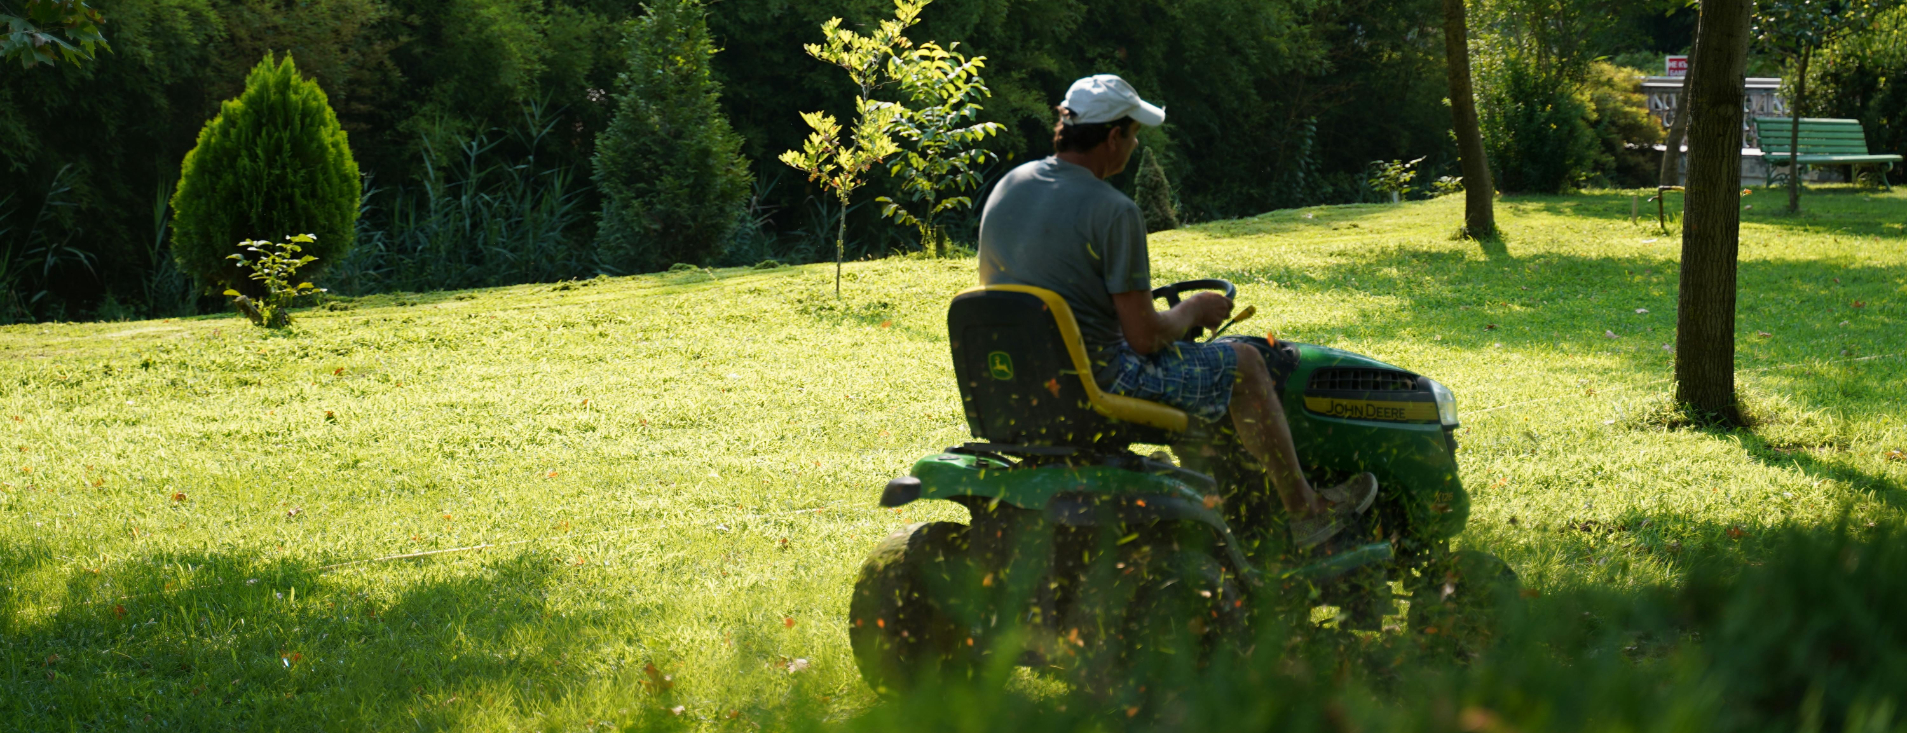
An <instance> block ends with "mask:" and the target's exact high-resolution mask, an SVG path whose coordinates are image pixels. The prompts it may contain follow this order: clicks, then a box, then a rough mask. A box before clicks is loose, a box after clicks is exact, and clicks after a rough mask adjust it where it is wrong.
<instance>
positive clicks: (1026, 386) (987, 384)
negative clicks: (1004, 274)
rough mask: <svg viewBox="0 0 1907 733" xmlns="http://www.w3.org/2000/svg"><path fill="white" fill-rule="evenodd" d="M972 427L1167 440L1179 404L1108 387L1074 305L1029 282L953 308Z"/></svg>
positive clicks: (1010, 435) (1072, 437)
mask: <svg viewBox="0 0 1907 733" xmlns="http://www.w3.org/2000/svg"><path fill="white" fill-rule="evenodd" d="M947 336H948V341H949V343H950V345H951V347H952V349H953V362H954V375H955V377H956V378H957V379H958V380H959V382H960V401H961V404H962V406H963V407H964V408H965V411H966V414H967V426H968V427H969V428H970V429H971V430H972V431H973V435H974V437H976V438H980V439H982V440H985V441H988V442H992V443H1008V444H1017V445H1040V446H1072V447H1094V446H1097V447H1107V446H1118V447H1123V446H1125V445H1128V444H1131V443H1137V442H1144V443H1170V442H1172V438H1173V436H1174V435H1176V434H1177V433H1180V432H1183V431H1184V430H1185V429H1186V427H1187V419H1186V416H1185V413H1184V412H1183V411H1180V410H1177V409H1174V408H1171V407H1167V406H1165V405H1160V404H1157V403H1154V402H1147V401H1144V400H1138V399H1133V398H1130V397H1124V396H1120V395H1113V394H1107V393H1105V392H1103V391H1101V390H1100V389H1099V385H1098V383H1097V382H1095V381H1094V380H1093V375H1092V371H1093V370H1092V365H1091V362H1090V361H1089V360H1088V358H1087V356H1086V347H1085V344H1084V342H1082V341H1081V340H1080V336H1079V325H1078V323H1077V322H1076V321H1074V320H1073V312H1072V309H1071V308H1070V307H1068V306H1067V304H1066V301H1065V300H1064V299H1062V298H1060V297H1059V295H1058V294H1056V293H1054V292H1052V291H1050V290H1046V289H1043V288H1036V287H1031V286H1025V285H995V286H989V287H981V288H973V289H971V290H967V291H965V292H962V293H960V294H959V295H957V296H954V300H953V304H952V305H950V306H949V307H948V308H947Z"/></svg>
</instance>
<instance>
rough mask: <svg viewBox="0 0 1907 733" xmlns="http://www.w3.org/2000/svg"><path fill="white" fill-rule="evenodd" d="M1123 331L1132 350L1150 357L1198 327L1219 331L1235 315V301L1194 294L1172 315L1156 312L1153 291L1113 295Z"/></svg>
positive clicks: (1202, 293) (1171, 312) (1210, 295)
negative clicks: (1233, 306)
mask: <svg viewBox="0 0 1907 733" xmlns="http://www.w3.org/2000/svg"><path fill="white" fill-rule="evenodd" d="M1112 305H1113V308H1115V309H1117V310H1118V311H1119V330H1120V331H1121V332H1123V333H1124V334H1125V337H1126V343H1128V344H1131V345H1132V350H1133V351H1137V352H1139V353H1141V354H1150V353H1152V352H1154V351H1158V350H1159V349H1163V348H1165V347H1167V346H1170V345H1172V342H1174V341H1177V340H1179V339H1181V338H1184V337H1185V334H1186V333H1188V332H1190V331H1191V330H1192V329H1193V328H1194V327H1197V328H1218V327H1219V325H1220V324H1222V323H1224V322H1225V318H1226V317H1228V316H1230V315H1231V313H1232V301H1231V300H1230V299H1228V298H1226V297H1225V296H1223V295H1219V294H1218V293H1214V292H1209V291H1207V292H1201V293H1193V294H1192V295H1190V296H1188V297H1187V298H1186V299H1185V300H1181V301H1179V304H1178V305H1176V306H1173V307H1172V309H1171V310H1168V311H1164V312H1161V311H1156V310H1153V309H1152V291H1150V290H1134V291H1132V292H1130V293H1113V295H1112Z"/></svg>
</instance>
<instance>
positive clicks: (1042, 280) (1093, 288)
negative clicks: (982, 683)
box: [849, 74, 1515, 690]
mask: <svg viewBox="0 0 1907 733" xmlns="http://www.w3.org/2000/svg"><path fill="white" fill-rule="evenodd" d="M1060 113H1061V120H1060V123H1059V124H1058V125H1057V126H1056V127H1055V130H1054V147H1055V149H1056V154H1055V155H1054V156H1053V157H1050V158H1046V159H1044V160H1039V161H1034V162H1031V163H1027V164H1025V165H1022V166H1020V167H1018V168H1016V169H1014V170H1013V171H1011V172H1009V173H1008V174H1007V175H1006V177H1005V178H1003V179H1002V180H1001V181H1000V183H999V184H998V185H997V186H996V187H995V188H994V191H993V193H992V195H991V196H990V197H989V198H988V199H987V202H986V207H985V209H984V210H983V213H982V218H981V225H980V249H979V260H980V280H981V282H982V283H983V285H982V286H981V287H978V288H974V289H971V290H967V291H965V292H962V293H960V294H959V295H957V296H955V298H954V300H953V303H952V305H951V306H949V309H948V313H947V328H948V337H949V340H950V342H951V346H952V351H953V361H954V374H955V376H956V378H957V379H958V380H959V383H960V396H961V402H962V404H963V406H964V407H965V411H966V416H967V423H968V426H969V427H970V428H971V429H972V432H973V435H974V437H975V438H977V439H979V441H981V442H973V443H967V444H965V445H962V446H958V447H954V448H949V449H947V450H946V451H945V452H943V453H937V454H934V455H931V456H927V457H926V458H922V459H921V460H920V461H918V462H916V463H915V464H914V468H913V470H912V472H911V473H910V475H908V476H905V477H902V478H898V479H895V480H893V481H891V482H889V483H888V485H887V489H886V491H885V492H884V493H883V494H882V496H881V505H882V506H889V507H894V506H900V505H903V504H907V503H909V502H913V501H916V500H919V499H923V498H925V499H943V500H947V501H952V502H955V503H958V504H960V505H962V506H964V507H966V508H967V510H968V511H969V513H970V515H971V520H970V521H969V522H968V523H967V524H958V523H952V522H930V523H924V524H916V525H913V526H910V527H907V528H905V529H903V530H901V531H899V532H896V533H895V534H894V535H892V536H890V537H888V538H887V539H886V540H885V541H883V542H882V543H881V544H880V546H878V547H877V548H875V550H874V552H873V554H872V555H871V556H870V557H869V559H868V561H867V563H866V565H865V566H864V567H863V569H862V571H861V575H860V578H859V580H858V581H857V582H856V584H855V587H854V596H853V600H852V602H851V607H850V611H849V614H850V620H849V622H850V629H849V638H850V640H851V641H852V644H853V647H854V652H855V656H856V659H857V661H858V662H859V665H860V668H861V673H862V676H863V677H864V678H865V679H866V680H867V681H868V683H869V684H870V685H872V686H873V687H875V689H877V690H900V689H905V688H907V687H909V686H911V685H913V684H916V683H919V682H921V681H924V680H926V679H929V678H949V677H961V678H964V677H966V676H968V675H971V674H974V673H975V672H977V671H979V670H981V669H982V668H983V667H985V666H987V664H988V660H1004V662H1005V663H1021V664H1029V665H1035V666H1041V667H1059V668H1064V669H1068V670H1071V671H1072V672H1073V679H1074V680H1075V682H1076V683H1077V684H1081V685H1084V686H1086V687H1088V688H1095V689H1105V688H1110V687H1113V686H1116V685H1118V684H1120V683H1119V680H1121V679H1125V678H1127V677H1128V674H1127V673H1128V672H1130V671H1132V670H1133V668H1134V666H1135V665H1137V664H1138V663H1139V660H1140V659H1142V658H1149V657H1148V656H1147V655H1153V654H1168V655H1169V654H1172V653H1174V652H1175V651H1179V650H1187V651H1191V652H1195V653H1192V654H1189V655H1187V656H1189V657H1194V658H1204V657H1205V656H1208V655H1209V654H1211V653H1214V652H1216V651H1217V650H1220V649H1227V648H1229V649H1239V648H1243V647H1244V646H1245V645H1247V644H1249V642H1250V641H1251V639H1252V635H1251V627H1252V625H1253V623H1252V622H1253V617H1254V614H1256V613H1259V612H1261V611H1262V610H1263V609H1266V608H1272V607H1276V608H1278V609H1280V611H1281V612H1285V613H1291V614H1302V613H1308V612H1309V610H1310V609H1311V608H1312V607H1314V606H1319V605H1331V606H1336V607H1337V608H1338V609H1339V613H1338V615H1337V618H1338V620H1339V624H1340V626H1343V627H1349V628H1365V629H1375V628H1377V627H1378V625H1379V623H1380V621H1381V619H1382V617H1383V616H1385V615H1386V614H1389V613H1393V612H1394V604H1393V599H1394V597H1395V595H1394V593H1393V589H1392V585H1391V584H1392V582H1393V581H1396V582H1398V583H1399V584H1400V585H1401V587H1402V588H1403V589H1404V591H1405V592H1406V593H1407V597H1408V598H1409V599H1410V609H1409V616H1408V620H1409V623H1410V626H1411V629H1412V632H1413V633H1418V634H1424V635H1442V636H1443V638H1455V639H1464V638H1470V639H1476V638H1478V637H1481V636H1485V635H1487V633H1488V630H1489V627H1488V623H1489V618H1488V616H1489V613H1488V611H1489V610H1490V609H1492V608H1494V602H1495V599H1496V595H1497V593H1499V592H1501V591H1502V590H1503V589H1504V588H1513V587H1514V584H1515V575H1514V574H1513V573H1511V571H1510V569H1509V568H1508V567H1507V566H1506V565H1504V564H1503V562H1502V561H1500V560H1498V559H1496V558H1494V557H1490V556H1488V555H1484V554H1481V553H1475V552H1467V551H1455V552H1453V551H1451V550H1450V548H1449V539H1450V538H1451V537H1453V536H1455V535H1456V534H1457V533H1458V532H1459V531H1461V530H1462V529H1463V526H1464V523H1465V521H1466V519H1467V517H1468V514H1469V503H1468V498H1467V496H1466V495H1465V493H1464V490H1463V487H1462V485H1461V484H1460V483H1459V481H1458V477H1457V465H1456V439H1455V436H1454V433H1455V430H1456V428H1457V410H1456V401H1455V398H1454V396H1453V395H1451V393H1450V391H1449V390H1448V389H1445V388H1444V387H1443V385H1441V384H1438V383H1437V382H1435V381H1433V380H1431V379H1429V378H1427V377H1423V376H1419V375H1417V374H1414V373H1412V372H1409V371H1406V370H1403V369H1400V368H1397V367H1393V366H1390V365H1388V364H1384V363H1381V362H1378V361H1375V360H1373V359H1369V358H1366V357H1363V356H1359V355H1356V354H1351V353H1346V352H1343V351H1338V350H1335V349H1329V348H1324V347H1319V346H1312V345H1308V344H1298V343H1290V342H1283V341H1276V342H1274V341H1271V340H1268V339H1263V338H1255V337H1237V336H1225V337H1220V334H1222V333H1223V332H1224V330H1225V329H1226V328H1228V327H1229V326H1230V325H1231V324H1233V323H1236V322H1238V321H1241V320H1244V319H1245V318H1248V317H1249V316H1250V315H1251V313H1252V309H1250V308H1247V309H1246V310H1245V311H1244V312H1242V313H1240V314H1239V315H1238V316H1237V317H1236V318H1231V311H1232V301H1233V298H1234V297H1235V296H1236V290H1235V288H1234V287H1233V286H1232V284H1231V283H1229V282H1226V281H1223V280H1195V281H1190V282H1182V283H1177V284H1173V285H1168V286H1165V287H1161V288H1157V289H1153V288H1152V287H1151V283H1150V266H1149V263H1148V259H1147V250H1146V240H1145V226H1144V222H1143V221H1142V219H1141V218H1140V213H1139V210H1138V207H1137V206H1136V205H1135V204H1133V202H1132V201H1131V199H1129V198H1127V197H1126V196H1125V195H1124V194H1121V193H1120V192H1119V191H1118V190H1117V189H1115V188H1113V187H1112V186H1111V185H1109V184H1107V183H1106V182H1105V179H1106V178H1108V177H1110V176H1112V175H1114V174H1117V173H1118V172H1120V171H1121V170H1123V169H1124V168H1125V165H1126V162H1127V160H1128V158H1129V157H1130V156H1131V154H1132V151H1133V149H1134V148H1135V147H1137V142H1136V140H1135V139H1134V136H1135V134H1136V132H1137V129H1138V126H1139V125H1141V124H1144V125H1157V124H1159V123H1161V122H1163V121H1164V119H1165V111H1164V110H1163V109H1161V108H1158V107H1155V106H1153V105H1151V104H1148V103H1146V102H1145V101H1143V100H1141V99H1140V98H1139V96H1138V94H1137V93H1136V92H1134V91H1133V89H1132V87H1131V86H1130V85H1128V84H1127V83H1126V82H1125V81H1124V80H1122V79H1120V78H1119V77H1116V76H1111V75H1103V74H1102V75H1099V76H1093V77H1089V78H1086V79H1081V80H1079V81H1078V82H1076V83H1074V84H1073V86H1072V88H1071V89H1070V90H1069V91H1068V92H1067V95H1066V100H1065V102H1064V103H1063V105H1062V106H1061V107H1060ZM1213 291H1218V292H1213ZM1221 293H1222V294H1221ZM1160 298H1163V299H1164V300H1165V301H1166V304H1167V306H1168V310H1165V311H1163V312H1160V311H1156V310H1154V308H1153V302H1154V300H1155V299H1160ZM1228 318H1229V320H1228ZM1206 331H1210V332H1211V333H1212V336H1211V337H1210V338H1207V339H1206V340H1204V341H1197V340H1195V339H1196V338H1197V337H1199V336H1202V335H1203V334H1204V333H1205V332H1206ZM1135 443H1142V444H1152V445H1165V446H1171V448H1172V452H1173V453H1174V454H1176V455H1177V456H1178V459H1179V461H1178V462H1179V465H1175V464H1174V463H1173V462H1172V461H1170V460H1169V459H1167V458H1166V456H1165V454H1164V453H1163V452H1160V453H1154V454H1153V455H1152V457H1145V456H1141V455H1139V454H1137V453H1135V452H1133V451H1132V450H1131V446H1132V445H1133V444H1135ZM1306 476H1309V477H1311V479H1312V480H1313V481H1317V482H1318V483H1320V484H1322V485H1327V486H1330V488H1326V489H1323V490H1314V489H1313V484H1312V482H1311V481H1307V479H1306ZM1306 618H1308V617H1306ZM1183 658H1185V657H1181V659H1183Z"/></svg>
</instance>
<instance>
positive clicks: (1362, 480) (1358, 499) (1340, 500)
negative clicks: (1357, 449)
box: [1318, 472, 1377, 519]
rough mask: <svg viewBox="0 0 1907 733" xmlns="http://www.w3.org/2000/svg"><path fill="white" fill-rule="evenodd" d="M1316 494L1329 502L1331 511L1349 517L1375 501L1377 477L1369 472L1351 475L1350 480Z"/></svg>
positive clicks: (1361, 511) (1361, 512) (1360, 512)
mask: <svg viewBox="0 0 1907 733" xmlns="http://www.w3.org/2000/svg"><path fill="white" fill-rule="evenodd" d="M1318 496H1320V497H1323V498H1324V500H1325V501H1327V502H1330V503H1331V513H1332V514H1334V515H1337V516H1340V517H1344V518H1347V519H1348V518H1350V517H1355V516H1357V515H1359V514H1363V513H1364V512H1365V511H1366V510H1368V509H1370V508H1371V504H1372V503H1374V502H1376V501H1377V477H1376V476H1372V475H1371V474H1370V473H1369V472H1365V473H1360V474H1358V475H1356V476H1352V477H1351V480H1349V481H1346V482H1344V483H1341V484H1338V485H1336V486H1333V487H1331V488H1328V489H1325V490H1323V491H1320V492H1318Z"/></svg>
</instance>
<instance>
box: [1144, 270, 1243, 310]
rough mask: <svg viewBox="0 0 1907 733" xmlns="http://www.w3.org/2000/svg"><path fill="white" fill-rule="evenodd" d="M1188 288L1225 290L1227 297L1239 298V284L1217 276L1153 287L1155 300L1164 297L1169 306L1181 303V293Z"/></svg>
mask: <svg viewBox="0 0 1907 733" xmlns="http://www.w3.org/2000/svg"><path fill="white" fill-rule="evenodd" d="M1188 290H1218V291H1222V292H1224V293H1225V297H1226V298H1227V299H1230V300H1238V286H1236V285H1233V284H1232V281H1230V280H1220V279H1218V278H1215V277H1214V278H1207V279H1204V280H1187V281H1185V282H1177V283H1172V284H1171V285H1165V286H1161V287H1157V288H1153V289H1152V298H1153V299H1154V300H1157V299H1159V298H1164V299H1165V304H1166V306H1167V307H1170V306H1175V305H1178V304H1179V293H1183V292H1186V291H1188Z"/></svg>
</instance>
